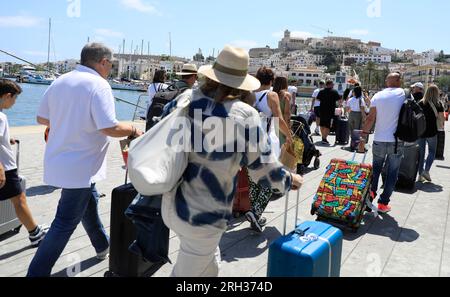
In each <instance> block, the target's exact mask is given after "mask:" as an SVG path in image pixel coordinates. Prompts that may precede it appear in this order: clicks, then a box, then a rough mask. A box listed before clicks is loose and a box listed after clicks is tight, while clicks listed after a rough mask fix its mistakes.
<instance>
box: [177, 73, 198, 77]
mask: <svg viewBox="0 0 450 297" xmlns="http://www.w3.org/2000/svg"><path fill="white" fill-rule="evenodd" d="M175 74H176V75H178V76H191V75H198V73H197V72H195V73H194V72H192V73H191V72H176V73H175Z"/></svg>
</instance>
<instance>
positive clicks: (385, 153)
mask: <svg viewBox="0 0 450 297" xmlns="http://www.w3.org/2000/svg"><path fill="white" fill-rule="evenodd" d="M386 84H387V89H385V90H383V91H382V92H379V93H377V94H376V95H375V96H374V97H373V98H372V104H371V108H370V113H369V116H368V118H367V120H366V123H365V125H364V129H363V137H361V143H360V147H359V150H360V151H364V146H365V141H366V137H367V136H368V135H369V131H370V129H372V127H373V124H374V122H375V119H376V125H375V137H374V143H373V182H372V193H371V195H372V199H375V197H376V196H377V191H378V181H379V179H380V175H381V173H382V172H383V168H384V167H386V169H387V170H386V171H387V175H386V182H385V185H384V191H383V193H382V194H381V195H380V199H379V200H378V209H379V212H380V213H388V212H390V211H391V207H390V206H389V202H390V198H391V196H392V193H393V192H394V189H395V184H396V183H397V180H398V172H399V169H400V164H401V161H402V159H403V143H401V142H399V143H398V146H397V147H396V141H395V136H394V134H395V132H396V131H397V127H398V120H399V116H400V111H401V109H402V106H403V103H404V102H405V99H406V95H405V91H404V90H403V89H402V88H401V85H402V83H401V76H400V74H398V73H391V74H389V75H388V77H387V79H386Z"/></svg>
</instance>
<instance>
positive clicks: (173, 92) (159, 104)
mask: <svg viewBox="0 0 450 297" xmlns="http://www.w3.org/2000/svg"><path fill="white" fill-rule="evenodd" d="M187 89H188V87H181V88H179V87H177V86H176V85H175V84H172V85H170V86H169V87H168V88H167V89H165V90H161V91H159V92H158V93H156V94H155V97H153V102H152V105H151V106H150V108H149V109H148V112H147V123H146V125H145V130H146V131H148V130H150V129H151V128H152V127H153V126H154V125H156V123H157V122H156V121H154V120H153V118H154V117H160V116H161V115H162V113H163V110H164V106H166V104H168V103H170V102H171V101H173V100H174V99H175V98H177V97H178V96H179V95H181V94H182V93H184V91H186V90H187Z"/></svg>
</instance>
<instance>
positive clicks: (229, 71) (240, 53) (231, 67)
mask: <svg viewBox="0 0 450 297" xmlns="http://www.w3.org/2000/svg"><path fill="white" fill-rule="evenodd" d="M249 61H250V57H249V55H248V53H247V52H246V51H245V50H243V49H240V48H235V47H232V46H228V45H227V46H225V48H224V49H223V50H222V51H221V52H220V54H219V56H218V57H217V60H216V62H215V63H214V65H205V66H202V67H200V69H199V70H198V73H199V74H202V75H204V76H206V77H208V78H209V79H212V80H214V81H216V82H218V83H221V84H223V85H226V86H228V87H232V88H235V89H238V90H244V91H254V90H257V89H259V88H260V87H261V83H260V82H259V80H258V79H256V78H255V77H253V76H251V75H249V74H248V66H249Z"/></svg>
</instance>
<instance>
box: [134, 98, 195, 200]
mask: <svg viewBox="0 0 450 297" xmlns="http://www.w3.org/2000/svg"><path fill="white" fill-rule="evenodd" d="M191 95H192V91H186V92H185V93H183V94H182V95H181V96H180V98H179V99H178V104H177V108H176V109H175V110H174V111H173V112H172V113H171V114H169V115H168V116H167V117H165V118H164V119H163V120H162V121H161V122H159V123H158V124H156V125H155V126H154V127H153V128H152V129H151V130H150V131H148V132H147V133H145V134H144V136H141V137H140V138H138V139H136V140H135V141H133V142H132V143H131V146H130V150H129V153H128V171H129V174H130V180H131V183H132V184H133V186H134V187H135V188H136V190H137V191H138V192H139V193H140V194H142V195H145V196H153V195H161V194H165V193H167V192H170V191H172V190H173V189H174V188H175V187H176V186H177V185H178V184H179V181H180V180H181V177H182V175H183V173H184V171H185V169H186V167H187V164H188V154H189V152H188V151H189V149H190V147H191V146H190V131H191V130H190V121H189V119H188V117H187V115H188V112H189V104H190V97H191Z"/></svg>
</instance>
